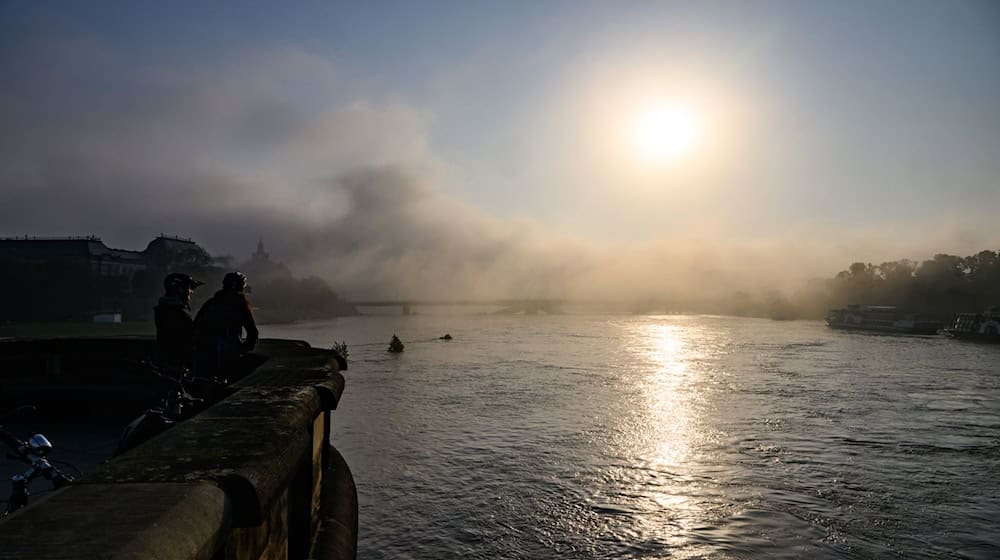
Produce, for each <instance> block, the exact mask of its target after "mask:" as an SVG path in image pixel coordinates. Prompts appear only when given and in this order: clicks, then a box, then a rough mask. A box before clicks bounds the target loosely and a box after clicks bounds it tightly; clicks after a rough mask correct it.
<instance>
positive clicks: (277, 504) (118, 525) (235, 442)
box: [0, 340, 357, 560]
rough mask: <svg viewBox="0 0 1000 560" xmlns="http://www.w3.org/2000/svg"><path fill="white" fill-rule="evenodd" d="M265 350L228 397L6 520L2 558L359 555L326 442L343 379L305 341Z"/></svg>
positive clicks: (346, 489)
mask: <svg viewBox="0 0 1000 560" xmlns="http://www.w3.org/2000/svg"><path fill="white" fill-rule="evenodd" d="M2 344H8V343H0V345H2ZM47 348H49V350H50V351H52V347H51V346H49V347H47ZM260 351H261V352H262V353H263V354H266V355H269V356H270V359H269V360H268V361H267V362H266V363H265V364H264V365H262V366H261V367H260V368H258V369H257V371H255V372H254V373H253V374H251V375H249V376H247V377H246V378H244V379H242V380H241V381H239V382H238V383H235V384H233V385H232V386H230V388H231V390H232V393H231V394H230V395H229V396H227V397H226V398H225V399H224V400H222V401H220V402H218V403H216V404H215V405H213V406H212V407H210V408H208V409H206V410H205V411H203V412H201V413H200V414H198V415H197V416H195V417H194V418H191V419H189V420H186V421H184V422H182V423H180V424H178V425H177V426H175V427H173V428H171V429H170V430H168V431H166V432H164V433H162V434H160V435H158V436H156V437H154V438H153V439H150V440H149V441H147V442H145V443H143V444H141V445H139V446H138V447H136V448H135V449H133V450H131V451H129V452H128V453H125V454H124V455H122V456H119V457H117V458H115V459H113V460H111V461H109V462H108V463H105V464H104V465H101V466H100V467H98V468H97V469H96V470H95V471H94V472H92V473H89V474H88V475H87V476H85V477H83V478H82V479H81V480H79V481H77V483H75V484H74V485H73V486H70V487H68V488H64V489H62V490H59V491H56V492H53V493H52V495H50V496H48V497H46V498H45V499H41V500H37V501H36V502H34V503H32V504H31V505H29V506H28V507H27V508H25V509H24V510H22V511H20V512H18V513H16V514H15V515H13V516H11V517H9V518H7V519H5V520H3V521H0V543H2V544H0V559H7V558H33V559H38V560H47V559H55V558H137V559H138V558H151V559H163V560H167V559H211V560H221V559H227V560H243V559H272V558H275V559H286V558H288V559H302V558H353V557H354V553H355V544H356V539H357V496H356V491H355V488H354V482H353V478H352V476H351V473H350V470H349V468H348V467H347V464H346V462H344V460H343V458H342V457H341V456H340V454H339V453H338V452H337V451H336V449H334V448H332V447H331V446H330V445H329V443H328V442H329V440H330V414H331V411H332V410H334V409H335V408H336V406H337V403H338V402H339V399H340V396H341V394H342V392H343V390H344V378H343V376H342V375H341V374H340V373H339V372H338V371H337V370H338V367H337V363H336V361H334V360H333V355H332V353H331V352H329V351H324V350H319V349H313V348H310V347H309V346H308V345H307V344H305V343H300V342H294V341H277V340H266V341H262V342H261V344H260ZM317 536H318V538H317Z"/></svg>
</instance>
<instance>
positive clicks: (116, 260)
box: [0, 234, 221, 321]
mask: <svg viewBox="0 0 1000 560" xmlns="http://www.w3.org/2000/svg"><path fill="white" fill-rule="evenodd" d="M0 271H2V272H3V274H0V321H67V320H71V321H89V320H92V319H93V318H94V317H95V316H97V315H101V314H120V315H121V317H122V318H123V319H125V320H147V319H149V318H150V317H151V315H152V306H153V305H155V302H156V299H157V298H158V297H159V295H160V293H161V292H162V280H163V277H164V276H165V275H166V273H167V272H185V273H188V274H193V275H196V276H198V277H201V278H204V279H206V280H207V279H209V277H214V276H217V275H219V274H220V272H221V269H220V268H219V267H218V266H217V263H216V260H215V259H213V258H212V256H211V255H209V253H208V252H207V251H205V249H203V248H202V247H200V246H199V245H198V244H197V243H195V242H194V241H192V240H191V239H185V238H182V237H176V236H167V235H163V234H161V235H159V236H157V237H156V238H155V239H153V240H152V241H150V242H149V244H148V245H147V246H146V248H145V249H144V250H142V251H133V250H127V249H116V248H111V247H108V246H107V245H105V244H104V242H103V241H101V239H100V238H99V237H95V236H85V237H28V236H25V237H9V238H2V239H0Z"/></svg>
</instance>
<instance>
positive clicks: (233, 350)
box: [194, 272, 266, 380]
mask: <svg viewBox="0 0 1000 560" xmlns="http://www.w3.org/2000/svg"><path fill="white" fill-rule="evenodd" d="M246 287H247V278H246V276H244V275H243V274H241V273H239V272H230V273H229V274H226V276H225V278H223V280H222V289H221V290H219V291H218V292H215V295H214V296H212V298H211V299H209V300H208V301H206V302H205V304H204V305H202V306H201V309H200V310H199V311H198V315H197V317H195V320H194V336H195V347H196V349H197V354H196V356H197V362H196V367H197V370H198V375H200V376H206V377H218V378H222V379H229V380H232V379H237V378H239V377H242V376H243V375H246V374H247V373H250V371H251V370H253V369H254V368H255V367H257V366H258V365H260V364H261V363H263V362H264V360H266V358H265V357H263V356H260V355H257V354H250V352H251V351H252V350H253V349H254V346H255V345H256V344H257V336H258V332H257V324H256V323H255V322H254V319H253V312H252V311H251V309H250V302H249V301H248V300H247V297H246V295H245V294H244V293H243V292H244V290H245V289H246ZM243 331H246V338H245V339H244V338H241V336H242V334H243Z"/></svg>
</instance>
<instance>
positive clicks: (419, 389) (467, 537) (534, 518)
mask: <svg viewBox="0 0 1000 560" xmlns="http://www.w3.org/2000/svg"><path fill="white" fill-rule="evenodd" d="M418 311H420V312H421V314H419V315H415V316H360V317H345V318H338V319H335V320H331V321H324V322H311V323H298V324H291V325H280V326H266V327H264V328H263V335H264V336H271V337H284V338H297V339H302V340H306V341H308V342H310V343H312V344H313V345H314V346H322V347H327V348H329V347H330V346H331V344H332V343H333V341H334V340H337V341H345V342H346V343H347V345H348V347H349V349H350V356H349V361H350V369H349V370H348V371H346V372H344V376H345V377H346V379H347V388H346V390H345V392H344V396H343V399H342V401H341V405H340V407H339V409H338V410H337V411H335V413H334V426H333V436H332V437H333V442H334V444H335V445H336V446H337V447H338V449H340V450H341V452H342V453H343V454H344V456H345V457H346V459H347V461H348V463H349V464H350V466H351V469H352V470H353V473H354V477H355V480H356V482H357V486H358V495H359V501H360V536H359V558H363V559H381V558H386V559H388V558H428V559H431V558H434V559H436V558H526V559H527V558H664V557H671V558H884V557H905V558H983V559H986V558H998V557H1000V521H998V520H1000V346H996V345H994V346H986V345H976V344H969V343H963V342H958V341H952V340H948V339H945V338H943V337H933V336H931V337H918V336H878V335H868V334H858V333H845V332H839V331H832V330H829V329H827V328H826V326H825V325H823V324H822V323H820V322H811V321H793V322H778V321H770V320H763V319H746V318H733V317H716V316H685V315H664V316H629V315H547V316H502V315H488V314H478V315H477V314H470V313H462V312H461V310H456V309H452V310H448V309H436V308H428V309H418ZM393 333H396V334H398V335H399V337H400V338H401V339H402V340H403V342H404V343H405V344H406V350H405V352H403V353H401V354H390V353H388V352H387V351H386V348H387V345H388V342H389V339H390V337H391V335H392V334H393ZM445 333H449V334H451V335H452V336H453V337H454V340H451V341H445V340H438V339H437V337H439V336H441V335H443V334H445Z"/></svg>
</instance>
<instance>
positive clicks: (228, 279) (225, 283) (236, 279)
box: [222, 272, 247, 292]
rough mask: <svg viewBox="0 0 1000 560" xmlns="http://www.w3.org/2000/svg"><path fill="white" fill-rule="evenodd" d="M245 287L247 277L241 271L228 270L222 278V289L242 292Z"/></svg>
mask: <svg viewBox="0 0 1000 560" xmlns="http://www.w3.org/2000/svg"><path fill="white" fill-rule="evenodd" d="M246 287H247V277H246V276H244V275H243V273H242V272H230V273H229V274H226V276H225V278H223V279H222V289H223V290H231V291H234V292H242V291H243V289H244V288H246Z"/></svg>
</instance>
